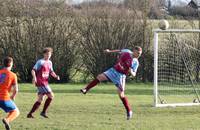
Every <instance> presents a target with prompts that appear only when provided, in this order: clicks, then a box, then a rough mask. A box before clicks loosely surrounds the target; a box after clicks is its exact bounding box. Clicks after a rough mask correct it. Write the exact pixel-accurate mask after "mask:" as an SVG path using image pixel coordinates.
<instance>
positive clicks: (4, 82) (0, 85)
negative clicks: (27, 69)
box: [0, 69, 17, 101]
mask: <svg viewBox="0 0 200 130" xmlns="http://www.w3.org/2000/svg"><path fill="white" fill-rule="evenodd" d="M16 84H17V76H16V74H15V73H13V72H12V71H10V70H7V69H1V70H0V100H3V101H7V100H11V99H10V94H9V93H10V91H11V89H12V86H13V85H16Z"/></svg>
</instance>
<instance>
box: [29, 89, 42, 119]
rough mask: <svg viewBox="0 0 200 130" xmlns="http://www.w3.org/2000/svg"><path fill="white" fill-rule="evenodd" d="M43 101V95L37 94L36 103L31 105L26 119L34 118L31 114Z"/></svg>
mask: <svg viewBox="0 0 200 130" xmlns="http://www.w3.org/2000/svg"><path fill="white" fill-rule="evenodd" d="M43 99H44V94H42V93H41V94H39V93H38V99H37V101H36V102H35V103H34V104H33V107H32V109H31V111H30V112H29V113H28V115H27V118H34V117H33V115H32V114H33V113H34V112H35V111H36V110H37V109H38V108H39V107H40V105H41V102H42V101H43Z"/></svg>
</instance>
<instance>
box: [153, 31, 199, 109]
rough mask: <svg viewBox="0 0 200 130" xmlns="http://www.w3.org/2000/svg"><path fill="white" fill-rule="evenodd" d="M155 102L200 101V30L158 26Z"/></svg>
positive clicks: (180, 103) (181, 103) (188, 103)
mask: <svg viewBox="0 0 200 130" xmlns="http://www.w3.org/2000/svg"><path fill="white" fill-rule="evenodd" d="M154 105H155V106H156V107H166V106H192V105H200V30H180V29H179V30H173V29H171V30H159V29H158V30H154Z"/></svg>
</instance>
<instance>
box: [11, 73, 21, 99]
mask: <svg viewBox="0 0 200 130" xmlns="http://www.w3.org/2000/svg"><path fill="white" fill-rule="evenodd" d="M12 84H13V85H12V89H13V90H12V95H11V96H10V98H11V99H12V100H15V97H16V95H17V93H18V91H19V89H18V83H17V76H16V75H15V78H14V80H13V83H12Z"/></svg>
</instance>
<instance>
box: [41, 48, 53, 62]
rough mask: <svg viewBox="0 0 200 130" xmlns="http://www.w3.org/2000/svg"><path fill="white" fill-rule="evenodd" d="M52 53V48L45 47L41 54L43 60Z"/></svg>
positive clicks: (47, 58)
mask: <svg viewBox="0 0 200 130" xmlns="http://www.w3.org/2000/svg"><path fill="white" fill-rule="evenodd" d="M52 53H53V49H52V48H51V47H46V48H44V49H43V55H44V59H45V60H49V59H50V58H51V55H52Z"/></svg>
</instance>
